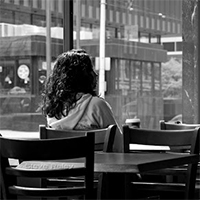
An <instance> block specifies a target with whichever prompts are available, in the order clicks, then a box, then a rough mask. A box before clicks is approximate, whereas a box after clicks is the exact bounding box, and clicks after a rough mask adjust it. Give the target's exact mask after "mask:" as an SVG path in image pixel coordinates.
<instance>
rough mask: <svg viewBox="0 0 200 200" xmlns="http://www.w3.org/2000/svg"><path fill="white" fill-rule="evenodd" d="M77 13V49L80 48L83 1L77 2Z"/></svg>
mask: <svg viewBox="0 0 200 200" xmlns="http://www.w3.org/2000/svg"><path fill="white" fill-rule="evenodd" d="M76 3H77V13H76V48H77V49H79V48H80V27H81V0H76Z"/></svg>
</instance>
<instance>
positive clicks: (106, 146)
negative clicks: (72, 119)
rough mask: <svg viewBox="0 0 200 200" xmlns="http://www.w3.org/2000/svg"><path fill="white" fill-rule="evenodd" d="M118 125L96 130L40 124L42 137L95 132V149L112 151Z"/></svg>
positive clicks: (59, 136) (64, 136)
mask: <svg viewBox="0 0 200 200" xmlns="http://www.w3.org/2000/svg"><path fill="white" fill-rule="evenodd" d="M116 128H117V125H116V124H113V125H109V126H108V127H107V128H102V129H95V130H55V129H52V128H47V127H46V126H45V125H40V126H39V132H40V139H52V138H66V137H74V136H81V135H85V134H86V133H89V132H91V133H94V135H95V147H94V149H95V151H104V152H112V151H113V143H114V139H115V133H116Z"/></svg>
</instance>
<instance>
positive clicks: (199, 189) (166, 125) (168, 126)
mask: <svg viewBox="0 0 200 200" xmlns="http://www.w3.org/2000/svg"><path fill="white" fill-rule="evenodd" d="M159 123H160V129H161V130H187V129H194V128H196V127H200V124H186V123H178V124H177V123H171V122H165V121H164V120H160V122H159ZM185 171H186V169H185V167H183V168H180V167H179V168H178V169H177V170H176V169H175V168H174V175H176V176H177V175H178V174H183V173H184V172H185ZM176 176H174V177H175V178H176ZM173 179H174V178H173ZM195 194H196V198H197V199H200V162H199V163H198V166H197V177H196V190H195Z"/></svg>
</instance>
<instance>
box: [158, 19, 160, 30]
mask: <svg viewBox="0 0 200 200" xmlns="http://www.w3.org/2000/svg"><path fill="white" fill-rule="evenodd" d="M157 30H160V20H159V19H157Z"/></svg>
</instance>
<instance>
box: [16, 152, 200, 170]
mask: <svg viewBox="0 0 200 200" xmlns="http://www.w3.org/2000/svg"><path fill="white" fill-rule="evenodd" d="M198 161H199V156H198V155H189V154H188V155H184V154H180V153H179V154H174V153H104V152H97V153H95V167H94V171H95V172H107V173H142V172H146V171H152V170H158V169H163V168H167V167H173V166H178V165H183V164H190V163H195V162H198ZM83 164H84V163H83V160H82V159H76V160H70V161H63V160H62V161H59V162H55V161H53V162H51V161H25V162H22V163H21V164H20V165H19V166H18V168H21V169H25V168H27V169H35V170H44V169H49V170H51V169H56V168H74V167H75V168H76V167H80V166H83Z"/></svg>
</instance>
